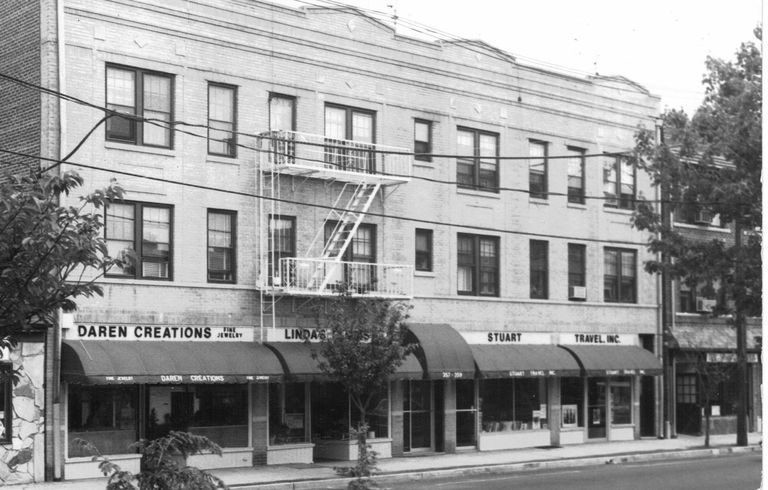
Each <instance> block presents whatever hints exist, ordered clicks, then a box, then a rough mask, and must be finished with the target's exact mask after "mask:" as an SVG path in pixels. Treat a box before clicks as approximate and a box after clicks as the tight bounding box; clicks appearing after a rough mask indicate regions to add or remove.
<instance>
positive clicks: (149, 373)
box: [61, 325, 283, 479]
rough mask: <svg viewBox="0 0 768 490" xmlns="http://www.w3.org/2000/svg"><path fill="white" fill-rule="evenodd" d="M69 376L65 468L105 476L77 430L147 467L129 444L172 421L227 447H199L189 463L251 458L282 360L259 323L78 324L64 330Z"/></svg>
mask: <svg viewBox="0 0 768 490" xmlns="http://www.w3.org/2000/svg"><path fill="white" fill-rule="evenodd" d="M61 377H62V388H63V392H62V396H63V397H64V399H66V403H65V404H64V406H63V410H64V414H63V420H64V421H65V425H66V433H65V447H66V451H67V452H66V455H65V462H64V477H65V478H67V479H73V478H87V477H93V476H100V474H99V472H98V468H97V466H96V464H95V463H94V462H92V461H91V457H90V454H89V453H88V452H87V451H85V450H84V449H83V447H82V445H81V444H79V443H78V440H85V441H88V442H90V443H92V444H93V445H94V446H95V447H96V448H97V449H98V450H99V452H100V453H101V454H105V455H109V456H110V459H112V460H113V461H115V462H116V463H118V464H119V465H120V466H121V467H122V468H123V469H124V470H129V471H138V469H139V468H138V464H139V456H138V455H137V454H134V453H132V452H131V451H130V450H129V449H128V446H129V445H130V444H131V443H133V442H135V441H136V440H138V439H140V438H149V439H153V438H156V437H161V436H164V435H166V434H168V432H169V431H171V430H176V431H187V432H191V433H194V434H198V435H204V436H206V437H208V438H209V439H211V440H212V441H213V442H215V443H217V444H219V445H220V446H221V447H222V448H223V452H224V455H223V456H222V457H221V458H220V457H218V456H214V455H198V456H193V457H191V458H190V464H194V465H196V466H199V467H202V468H212V467H217V468H222V467H235V466H251V465H252V464H253V462H254V459H259V455H260V454H263V452H264V446H265V441H262V440H261V438H260V437H259V434H260V433H261V432H263V428H264V427H262V426H266V423H265V421H263V422H260V421H258V418H256V417H253V418H252V417H251V415H252V414H258V413H260V412H263V411H266V407H267V403H268V396H267V389H266V387H267V386H268V384H269V383H270V382H279V381H280V380H282V377H283V369H282V366H281V364H280V362H279V360H278V359H277V357H276V356H275V355H274V354H273V353H272V351H270V350H269V349H267V348H266V347H265V346H263V345H261V344H259V343H256V342H254V341H253V330H252V329H251V328H250V327H186V326H163V327H159V326H151V327H149V326H142V325H79V326H73V327H72V328H69V329H65V330H64V341H63V344H62V358H61Z"/></svg>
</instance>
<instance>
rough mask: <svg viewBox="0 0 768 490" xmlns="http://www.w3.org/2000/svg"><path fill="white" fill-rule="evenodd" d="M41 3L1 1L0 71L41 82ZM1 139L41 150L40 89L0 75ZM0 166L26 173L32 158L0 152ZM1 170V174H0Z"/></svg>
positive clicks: (15, 148)
mask: <svg viewBox="0 0 768 490" xmlns="http://www.w3.org/2000/svg"><path fill="white" fill-rule="evenodd" d="M40 5H41V2H37V1H29V0H7V1H3V2H0V33H2V35H0V39H2V42H0V72H1V73H3V74H6V75H10V76H12V77H15V78H20V79H22V80H25V81H28V82H30V83H34V84H39V83H40ZM0 94H1V95H0V100H1V101H2V103H0V142H2V147H3V148H7V149H9V150H13V151H18V152H22V153H28V154H32V155H38V154H39V153H40V137H39V135H40V129H41V128H40V114H41V108H40V100H41V96H40V92H38V91H36V90H33V89H29V88H24V87H22V86H20V85H17V84H15V83H12V82H10V81H8V80H5V79H0ZM0 162H2V164H0V169H2V170H3V171H7V172H9V173H10V174H25V173H28V172H29V170H30V168H35V165H36V162H35V161H34V160H31V159H28V158H23V157H18V156H13V155H9V154H0ZM2 173H3V172H0V178H2Z"/></svg>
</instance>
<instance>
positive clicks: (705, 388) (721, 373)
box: [694, 353, 733, 447]
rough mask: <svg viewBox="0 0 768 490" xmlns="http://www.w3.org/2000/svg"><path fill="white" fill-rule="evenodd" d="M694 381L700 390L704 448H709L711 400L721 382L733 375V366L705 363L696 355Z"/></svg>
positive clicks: (701, 356)
mask: <svg viewBox="0 0 768 490" xmlns="http://www.w3.org/2000/svg"><path fill="white" fill-rule="evenodd" d="M694 366H695V368H694V369H695V370H696V379H697V382H698V386H699V387H700V389H701V396H700V399H699V406H700V407H701V408H703V409H704V447H709V425H710V424H709V420H710V418H711V417H712V399H713V398H714V397H715V395H716V394H717V393H718V392H719V391H720V388H721V386H720V385H721V384H722V382H723V381H727V380H729V379H730V378H731V376H732V374H733V365H732V364H728V363H717V362H707V359H706V357H705V356H703V355H701V354H700V353H697V359H696V364H694Z"/></svg>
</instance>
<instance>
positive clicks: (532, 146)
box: [528, 140, 549, 199]
mask: <svg viewBox="0 0 768 490" xmlns="http://www.w3.org/2000/svg"><path fill="white" fill-rule="evenodd" d="M548 152H549V148H548V145H547V143H545V142H543V141H535V140H530V141H529V142H528V155H529V156H530V157H531V158H530V160H528V191H529V192H530V197H535V198H537V199H546V198H547V192H548V191H547V166H548V163H549V162H548V160H547V157H548V156H549V155H548Z"/></svg>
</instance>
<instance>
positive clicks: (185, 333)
mask: <svg viewBox="0 0 768 490" xmlns="http://www.w3.org/2000/svg"><path fill="white" fill-rule="evenodd" d="M253 331H254V328H253V327H212V326H201V325H119V324H101V325H95V324H88V323H85V324H82V323H81V324H77V325H73V326H72V327H70V328H67V329H64V330H63V335H64V338H65V339H66V340H133V341H135V340H144V341H174V340H183V341H186V342H189V341H206V342H211V341H214V342H253V339H254V336H253Z"/></svg>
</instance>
